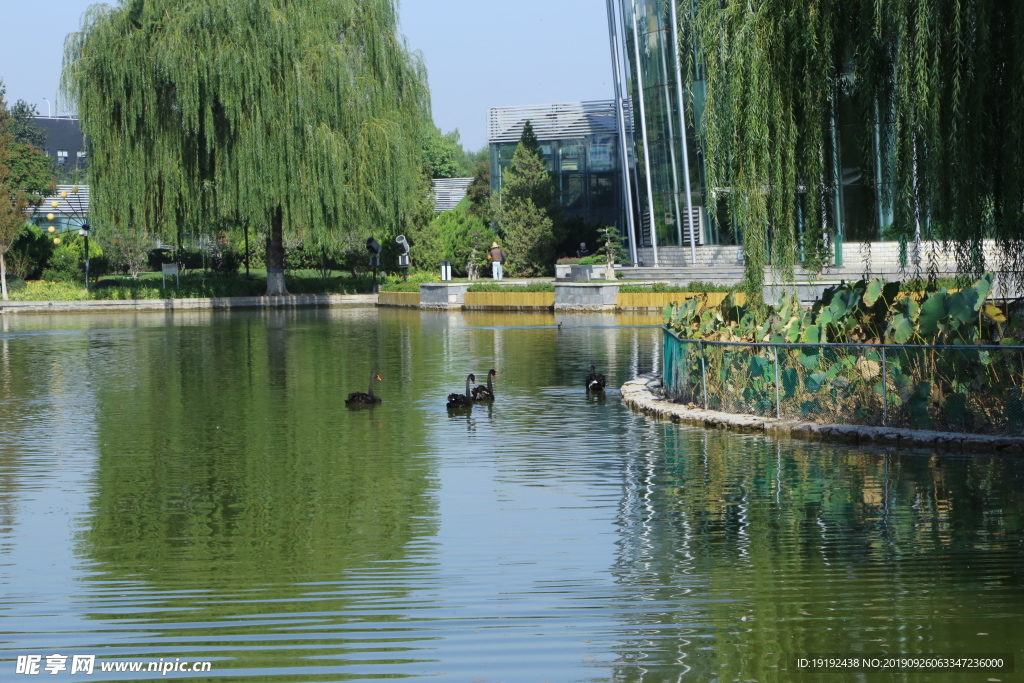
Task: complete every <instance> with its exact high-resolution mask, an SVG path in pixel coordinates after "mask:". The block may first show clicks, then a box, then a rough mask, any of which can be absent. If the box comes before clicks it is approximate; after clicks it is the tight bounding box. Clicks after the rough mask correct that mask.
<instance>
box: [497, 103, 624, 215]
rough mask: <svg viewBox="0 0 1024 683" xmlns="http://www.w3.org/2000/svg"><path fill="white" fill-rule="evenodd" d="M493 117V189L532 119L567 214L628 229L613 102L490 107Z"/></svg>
mask: <svg viewBox="0 0 1024 683" xmlns="http://www.w3.org/2000/svg"><path fill="white" fill-rule="evenodd" d="M490 118H491V122H490V123H491V135H490V137H491V140H490V154H491V191H492V192H495V193H496V192H498V191H499V190H500V189H501V188H502V187H504V184H505V173H506V171H507V170H508V168H509V166H510V165H511V164H512V155H513V154H515V151H516V146H517V145H518V144H519V138H520V136H521V135H522V131H523V127H524V126H525V124H526V121H530V125H531V126H532V127H533V130H534V134H535V135H536V136H537V140H538V142H539V143H540V148H541V154H542V155H543V157H544V160H545V161H546V162H547V166H548V171H549V172H551V174H552V176H553V178H554V181H555V187H556V191H557V193H558V198H559V204H560V206H561V208H562V211H563V215H564V216H565V217H566V218H579V219H581V220H583V221H585V222H586V223H588V224H590V225H594V226H598V227H601V226H606V225H615V226H618V227H619V228H620V229H621V230H623V232H625V219H624V215H625V214H624V207H625V204H624V202H623V201H622V197H623V192H622V182H621V177H622V170H621V169H622V167H621V164H620V160H619V157H620V156H621V155H620V154H619V137H618V135H617V133H616V132H615V116H614V102H611V101H603V102H582V103H569V104H557V105H544V106H543V107H511V108H501V109H492V110H491V111H490Z"/></svg>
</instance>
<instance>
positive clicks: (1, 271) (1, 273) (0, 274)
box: [0, 251, 10, 301]
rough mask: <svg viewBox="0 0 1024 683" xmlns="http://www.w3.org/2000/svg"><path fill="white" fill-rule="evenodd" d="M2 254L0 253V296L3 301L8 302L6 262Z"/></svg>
mask: <svg viewBox="0 0 1024 683" xmlns="http://www.w3.org/2000/svg"><path fill="white" fill-rule="evenodd" d="M4 256H6V254H4V252H2V251H0V295H2V299H3V300H4V301H8V300H9V299H10V297H9V296H8V294H7V262H6V261H5V260H4Z"/></svg>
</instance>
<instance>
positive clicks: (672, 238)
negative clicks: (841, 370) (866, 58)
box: [607, 0, 892, 247]
mask: <svg viewBox="0 0 1024 683" xmlns="http://www.w3.org/2000/svg"><path fill="white" fill-rule="evenodd" d="M607 3H608V9H609V12H608V15H609V38H610V40H611V44H612V52H613V58H614V59H615V60H616V68H615V72H616V74H621V81H622V84H621V92H622V96H623V97H624V98H627V99H628V102H627V103H626V108H627V109H629V108H631V109H632V111H633V112H634V114H635V116H634V117H632V118H633V120H632V121H631V122H630V127H631V130H630V132H631V134H632V140H631V142H632V145H633V151H634V153H635V157H636V161H635V164H633V165H632V166H631V168H630V173H631V174H632V176H633V177H634V178H635V179H636V180H635V182H634V188H635V191H634V194H633V200H634V202H635V204H634V206H635V207H637V208H635V209H634V211H635V213H636V215H637V216H638V217H639V222H638V225H641V226H642V229H641V235H640V237H639V239H638V243H639V245H640V246H643V247H650V246H652V244H653V243H654V241H655V240H656V243H657V245H658V246H685V245H688V244H689V240H688V236H687V233H686V231H685V230H681V229H680V226H681V225H682V226H688V225H689V224H688V223H686V222H685V218H684V217H685V216H686V215H687V209H686V199H687V192H686V179H687V178H688V179H689V184H690V187H689V199H690V202H691V204H692V206H693V209H694V214H695V215H696V214H697V213H699V214H701V215H700V230H701V234H700V239H699V240H698V244H731V243H736V242H737V239H736V236H735V235H734V231H733V230H732V229H731V228H730V225H729V217H728V215H727V212H725V211H724V209H723V207H712V206H710V205H709V202H708V193H707V192H706V186H705V185H706V183H705V174H704V157H703V152H702V149H701V145H700V141H699V139H698V137H697V135H696V130H697V129H699V127H700V120H701V115H702V113H703V110H704V104H705V102H706V81H705V79H704V74H703V73H702V70H701V63H702V60H701V56H700V54H699V52H698V51H697V49H696V46H695V45H693V44H683V45H680V41H679V39H678V36H679V35H680V34H688V33H689V32H687V31H681V30H680V28H682V27H685V26H686V25H687V24H688V23H689V22H691V21H693V12H694V11H695V8H694V3H693V2H691V1H689V0H680V1H679V2H678V3H677V4H676V6H675V7H673V3H672V1H671V0H607ZM680 50H688V51H689V54H686V55H680V54H679V52H680ZM680 57H683V59H680ZM679 64H690V65H694V66H693V67H692V68H694V69H695V72H694V73H692V74H690V79H691V80H690V87H689V90H688V91H687V92H686V94H685V95H684V87H682V86H683V84H684V83H685V81H686V80H687V79H686V76H685V75H684V74H682V73H681V72H680V69H679V67H678V66H677V65H679ZM683 107H685V109H686V110H685V112H683V111H682V108H683ZM836 109H837V111H836V120H835V124H834V126H833V140H832V145H834V147H835V154H832V161H833V175H834V184H833V187H837V188H838V191H836V192H835V193H834V207H829V208H830V210H831V211H834V214H835V216H836V217H837V221H836V223H837V228H838V231H839V233H840V235H841V237H842V238H843V239H844V240H856V241H872V240H878V239H884V237H885V235H886V232H887V228H888V227H889V226H890V225H891V223H892V207H891V206H890V203H889V202H890V200H889V196H890V194H891V193H889V192H886V191H885V188H884V187H882V186H881V185H880V184H879V183H877V182H876V179H877V178H879V177H886V176H888V173H886V172H885V171H888V166H889V165H890V162H889V161H888V160H885V159H882V158H880V154H879V148H880V141H879V136H880V135H886V134H888V133H887V131H885V130H884V129H883V127H881V126H864V125H863V124H862V123H859V119H858V117H857V116H856V115H855V112H854V110H853V106H852V103H851V101H850V97H849V96H848V95H841V96H840V97H839V101H838V106H837V108H836ZM683 113H685V116H683ZM684 131H685V133H684ZM684 140H685V157H684V146H683V143H684ZM872 156H873V157H874V158H872ZM883 167H884V168H883ZM709 211H717V217H718V219H719V220H718V221H712V220H709V218H710V217H709V215H708V212H709ZM681 220H682V221H683V222H682V223H681ZM652 223H653V233H652V230H651V226H652Z"/></svg>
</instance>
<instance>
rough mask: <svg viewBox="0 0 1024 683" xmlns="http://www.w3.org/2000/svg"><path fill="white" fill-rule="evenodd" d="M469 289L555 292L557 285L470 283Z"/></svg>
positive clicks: (543, 283)
mask: <svg viewBox="0 0 1024 683" xmlns="http://www.w3.org/2000/svg"><path fill="white" fill-rule="evenodd" d="M467 291H470V292H554V291H555V286H554V285H553V284H551V283H550V282H531V283H530V284H528V285H499V284H494V283H490V282H487V283H480V284H474V285H470V286H469V289H468V290H467Z"/></svg>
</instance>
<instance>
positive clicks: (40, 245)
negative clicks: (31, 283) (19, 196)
mask: <svg viewBox="0 0 1024 683" xmlns="http://www.w3.org/2000/svg"><path fill="white" fill-rule="evenodd" d="M52 252H53V241H52V240H51V238H50V237H49V236H48V235H47V234H46V233H45V232H44V231H43V230H42V229H41V228H39V227H38V226H36V225H32V224H26V225H25V227H24V229H22V231H21V233H20V234H19V235H18V239H17V240H15V242H14V245H13V246H12V247H11V250H10V251H9V252H7V257H6V261H7V271H8V272H9V273H13V274H14V275H17V276H19V277H21V278H23V279H25V280H31V279H33V278H38V277H39V275H40V273H42V272H43V269H44V268H46V266H47V263H48V262H49V260H50V254H51V253H52Z"/></svg>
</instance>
